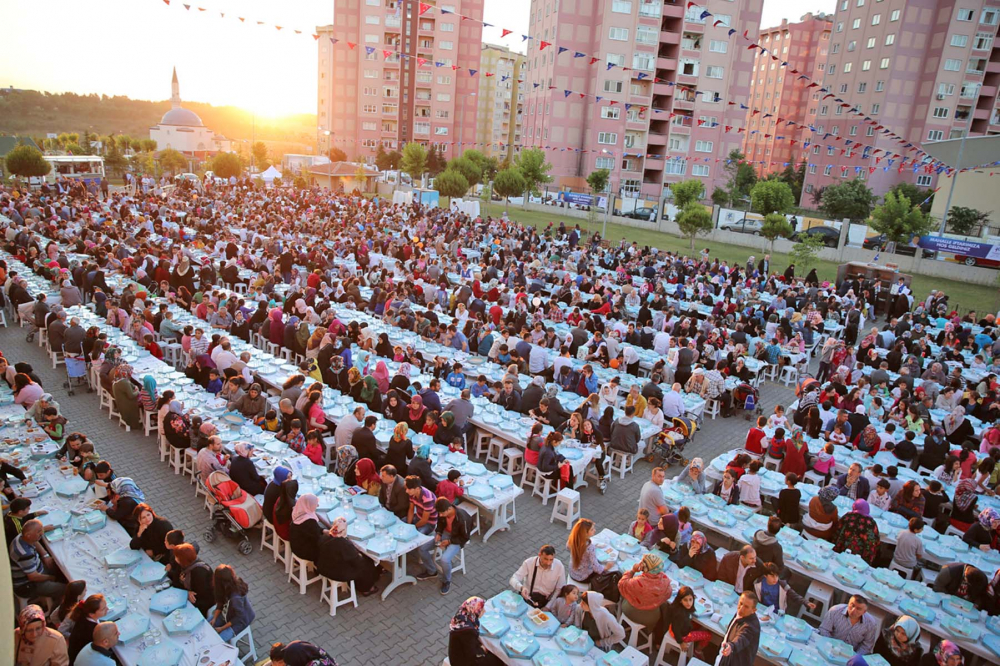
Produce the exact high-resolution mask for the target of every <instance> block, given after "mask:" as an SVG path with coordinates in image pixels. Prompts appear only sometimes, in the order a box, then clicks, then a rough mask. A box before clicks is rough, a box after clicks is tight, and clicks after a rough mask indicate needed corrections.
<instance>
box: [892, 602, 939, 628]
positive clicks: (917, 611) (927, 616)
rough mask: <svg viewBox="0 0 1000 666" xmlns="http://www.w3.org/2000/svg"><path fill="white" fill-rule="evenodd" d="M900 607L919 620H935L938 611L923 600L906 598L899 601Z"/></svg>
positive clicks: (928, 621)
mask: <svg viewBox="0 0 1000 666" xmlns="http://www.w3.org/2000/svg"><path fill="white" fill-rule="evenodd" d="M899 608H900V610H902V611H903V612H904V613H906V614H907V615H912V616H913V617H914V618H916V619H917V621H919V622H927V623H930V622H933V621H934V618H935V617H937V612H935V610H934V609H933V608H931V607H930V606H928V605H927V604H926V603H924V602H922V601H914V600H913V599H910V598H906V599H903V600H902V601H900V602H899Z"/></svg>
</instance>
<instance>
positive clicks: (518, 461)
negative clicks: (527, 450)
mask: <svg viewBox="0 0 1000 666" xmlns="http://www.w3.org/2000/svg"><path fill="white" fill-rule="evenodd" d="M523 469H524V452H523V451H521V449H519V448H517V447H515V446H508V447H507V448H506V449H504V450H503V455H502V456H501V461H500V471H502V472H503V473H504V474H507V475H509V476H515V475H517V474H519V473H520V472H521V471H522V470H523Z"/></svg>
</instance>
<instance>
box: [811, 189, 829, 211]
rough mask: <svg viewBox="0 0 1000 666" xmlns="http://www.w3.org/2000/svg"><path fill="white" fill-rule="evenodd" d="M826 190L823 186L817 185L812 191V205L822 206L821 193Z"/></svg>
mask: <svg viewBox="0 0 1000 666" xmlns="http://www.w3.org/2000/svg"><path fill="white" fill-rule="evenodd" d="M824 192H826V188H825V187H818V188H816V189H815V190H813V192H812V202H813V205H814V206H819V207H820V208H822V207H823V193H824Z"/></svg>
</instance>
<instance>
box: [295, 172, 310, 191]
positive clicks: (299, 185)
mask: <svg viewBox="0 0 1000 666" xmlns="http://www.w3.org/2000/svg"><path fill="white" fill-rule="evenodd" d="M292 187H294V188H295V189H297V190H304V189H307V188H308V187H309V181H307V180H306V179H305V177H304V176H301V175H296V176H295V178H293V179H292Z"/></svg>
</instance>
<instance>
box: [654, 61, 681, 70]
mask: <svg viewBox="0 0 1000 666" xmlns="http://www.w3.org/2000/svg"><path fill="white" fill-rule="evenodd" d="M656 69H669V70H674V69H677V59H676V58H657V59H656Z"/></svg>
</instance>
